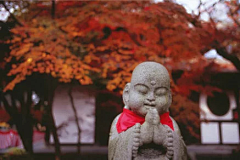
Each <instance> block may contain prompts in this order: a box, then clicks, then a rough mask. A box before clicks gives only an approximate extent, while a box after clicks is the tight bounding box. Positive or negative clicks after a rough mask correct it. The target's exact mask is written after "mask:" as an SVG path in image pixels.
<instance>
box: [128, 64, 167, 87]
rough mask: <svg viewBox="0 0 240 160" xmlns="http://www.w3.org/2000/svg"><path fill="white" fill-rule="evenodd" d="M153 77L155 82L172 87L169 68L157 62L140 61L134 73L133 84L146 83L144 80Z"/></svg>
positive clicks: (152, 79)
mask: <svg viewBox="0 0 240 160" xmlns="http://www.w3.org/2000/svg"><path fill="white" fill-rule="evenodd" d="M148 79H151V81H152V82H153V83H154V82H156V83H159V85H161V86H163V87H166V88H170V78H169V74H168V71H167V69H166V68H165V67H164V66H163V65H161V64H159V63H156V62H143V63H140V64H139V65H138V66H137V67H136V68H135V69H134V70H133V73H132V79H131V84H132V85H135V84H136V83H138V82H140V81H141V82H142V83H144V81H146V80H148Z"/></svg>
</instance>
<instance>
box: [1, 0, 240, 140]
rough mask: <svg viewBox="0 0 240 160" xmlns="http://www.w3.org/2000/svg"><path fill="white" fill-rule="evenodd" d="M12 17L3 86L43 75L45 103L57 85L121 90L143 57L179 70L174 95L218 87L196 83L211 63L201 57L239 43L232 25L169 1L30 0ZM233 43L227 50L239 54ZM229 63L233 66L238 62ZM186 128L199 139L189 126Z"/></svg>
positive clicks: (14, 85) (173, 84) (12, 88)
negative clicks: (14, 22)
mask: <svg viewBox="0 0 240 160" xmlns="http://www.w3.org/2000/svg"><path fill="white" fill-rule="evenodd" d="M47 2H48V1H47ZM49 2H50V1H49ZM51 4H52V5H51ZM53 4H54V7H53ZM53 9H54V11H53ZM17 19H18V21H19V22H21V25H18V26H16V27H14V28H13V29H11V33H12V36H11V38H10V39H8V40H6V41H4V43H6V44H9V45H11V46H10V52H9V55H8V56H6V58H5V63H7V64H9V65H10V69H9V72H8V73H7V76H8V77H10V79H9V80H8V81H7V83H6V84H3V86H4V89H3V91H4V92H6V93H7V92H10V91H11V90H14V89H15V88H16V86H18V85H20V84H21V83H23V82H26V81H28V80H29V81H31V84H32V86H35V85H38V83H37V82H39V80H40V81H44V82H46V84H47V85H48V86H47V87H46V86H45V88H47V89H46V90H45V91H47V92H49V93H48V94H49V95H50V96H49V97H51V98H45V99H46V100H47V101H48V102H49V104H50V106H51V104H52V98H53V94H54V89H55V88H56V86H57V84H58V83H72V82H78V83H79V84H81V85H89V84H103V85H105V86H106V88H107V89H108V90H110V91H115V92H121V90H122V89H123V87H124V86H125V84H126V83H127V82H129V81H130V77H131V72H132V70H133V69H134V67H135V66H136V65H137V64H139V63H140V62H143V61H156V62H159V63H161V64H163V65H164V66H166V67H167V69H168V70H169V72H170V76H172V75H173V73H174V72H175V71H181V72H182V73H181V75H180V76H179V77H178V80H177V81H176V80H172V83H171V85H172V90H173V92H174V93H180V94H182V95H185V96H187V95H189V94H190V93H191V91H197V92H199V91H201V90H207V91H209V92H210V91H212V90H214V89H215V90H217V88H213V87H210V86H208V85H206V86H201V84H198V83H196V82H199V81H201V80H202V79H203V78H204V74H203V73H204V72H205V71H206V68H208V67H209V65H211V64H212V63H213V62H211V61H209V60H206V58H205V57H204V56H203V55H204V53H206V52H207V51H209V50H210V49H212V48H215V49H216V50H217V51H218V53H219V54H221V55H223V54H224V53H223V51H225V50H224V47H226V45H225V46H222V45H223V44H226V43H228V42H229V43H231V44H234V46H238V43H237V44H236V45H235V43H236V42H239V39H238V38H237V36H235V35H234V39H232V37H233V34H232V33H233V32H230V30H228V29H225V30H220V29H218V30H216V24H214V23H213V22H204V21H202V20H200V19H199V17H197V16H194V15H190V14H188V13H187V12H186V10H185V9H184V7H183V6H181V5H178V4H176V3H173V2H161V3H153V2H151V1H133V2H125V1H121V2H119V1H114V2H112V1H110V2H106V1H104V2H103V1H67V2H64V1H63V2H61V1H60V2H56V3H44V2H33V3H30V4H29V8H28V11H27V13H22V14H21V16H19V17H17ZM227 31H228V32H227ZM234 31H235V30H234ZM237 33H238V34H239V32H237ZM230 34H231V35H230ZM219 35H221V36H219ZM225 35H226V36H227V38H226V37H225ZM230 39H231V41H230ZM229 43H228V44H229ZM237 48H238V47H234V49H233V51H236V53H238V54H239V52H238V51H237V50H238V49H237ZM229 56H231V55H230V54H229ZM225 57H227V56H225ZM227 59H229V60H231V58H227ZM238 61H239V59H238ZM232 62H233V64H234V65H235V66H236V68H237V69H239V68H238V62H237V63H234V62H235V61H234V60H233V61H232ZM34 77H35V78H34ZM36 77H38V78H36ZM32 78H33V79H34V80H35V81H33V79H32ZM43 85H45V84H43ZM49 85H50V86H52V87H50V86H49ZM48 87H49V88H48ZM43 88H44V87H43ZM177 99H181V96H180V98H177ZM182 99H184V97H182ZM189 103H190V104H192V102H189ZM178 104H179V103H178ZM173 105H177V104H176V103H175V102H174V103H173ZM179 106H181V105H180V104H179ZM186 108H187V106H186ZM192 110H194V113H193V114H192V115H191V116H192V118H193V119H197V117H198V113H197V110H198V109H197V107H195V109H192ZM186 112H188V111H187V110H186ZM173 113H175V115H176V116H178V115H177V114H176V112H174V111H173ZM181 119H182V117H181V118H179V120H180V121H181ZM182 122H183V120H182ZM183 123H188V122H186V121H184V122H183ZM198 125H199V124H196V123H195V124H194V126H195V128H198V127H199V126H198ZM186 131H189V132H190V133H191V135H192V136H193V137H195V138H199V135H198V131H195V130H194V129H193V128H191V127H188V128H186Z"/></svg>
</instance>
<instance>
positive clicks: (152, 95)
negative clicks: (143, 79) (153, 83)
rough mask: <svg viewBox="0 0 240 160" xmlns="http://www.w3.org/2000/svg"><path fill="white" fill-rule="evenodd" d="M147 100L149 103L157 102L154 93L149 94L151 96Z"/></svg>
mask: <svg viewBox="0 0 240 160" xmlns="http://www.w3.org/2000/svg"><path fill="white" fill-rule="evenodd" d="M147 100H148V101H149V102H152V101H155V96H154V93H149V95H148V97H147Z"/></svg>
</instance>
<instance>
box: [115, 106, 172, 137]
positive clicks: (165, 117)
mask: <svg viewBox="0 0 240 160" xmlns="http://www.w3.org/2000/svg"><path fill="white" fill-rule="evenodd" d="M144 121H145V117H141V116H139V115H137V114H135V113H133V112H132V111H130V110H129V109H126V108H124V109H123V112H122V114H121V115H120V117H119V119H118V122H117V124H116V127H117V131H118V133H121V132H122V131H126V130H127V129H128V128H130V127H132V126H134V125H135V124H136V123H140V124H143V122H144ZM160 122H161V123H162V124H165V125H168V126H169V127H170V128H171V129H172V130H174V128H173V123H172V120H171V118H170V117H169V112H166V113H163V114H162V115H160Z"/></svg>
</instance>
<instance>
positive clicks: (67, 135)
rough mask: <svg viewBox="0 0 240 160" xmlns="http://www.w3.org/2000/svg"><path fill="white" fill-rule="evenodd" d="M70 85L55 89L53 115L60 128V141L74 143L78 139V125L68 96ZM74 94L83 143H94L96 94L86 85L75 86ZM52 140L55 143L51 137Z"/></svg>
mask: <svg viewBox="0 0 240 160" xmlns="http://www.w3.org/2000/svg"><path fill="white" fill-rule="evenodd" d="M69 88H70V86H69V85H61V86H59V87H58V88H57V89H56V91H55V97H54V101H53V115H54V118H55V123H56V126H57V127H60V126H61V127H60V128H58V135H59V140H60V143H62V144H64V143H65V144H74V143H77V141H78V131H77V125H76V121H75V118H74V112H73V109H72V106H71V102H70V98H69V96H68V90H69ZM72 96H73V100H74V104H75V107H76V109H77V114H78V123H79V125H80V127H81V143H88V144H89V143H94V138H95V96H94V94H93V93H92V92H91V91H90V90H88V89H87V88H86V87H82V86H75V87H73V88H72ZM50 142H51V143H53V138H52V137H51V139H50Z"/></svg>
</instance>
